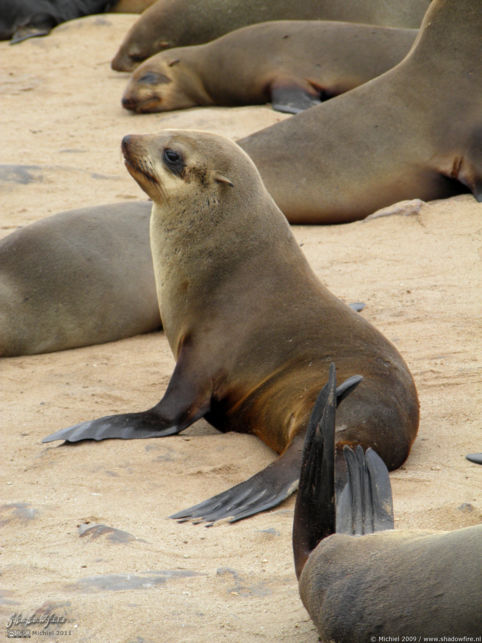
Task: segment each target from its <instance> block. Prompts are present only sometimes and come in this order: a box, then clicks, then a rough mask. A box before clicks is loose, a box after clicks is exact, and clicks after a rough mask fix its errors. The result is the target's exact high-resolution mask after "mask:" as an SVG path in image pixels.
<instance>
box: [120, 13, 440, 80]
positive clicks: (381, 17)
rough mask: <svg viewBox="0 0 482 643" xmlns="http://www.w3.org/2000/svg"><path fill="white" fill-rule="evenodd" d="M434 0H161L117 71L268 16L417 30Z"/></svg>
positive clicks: (136, 31)
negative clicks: (259, 0) (262, 0)
mask: <svg viewBox="0 0 482 643" xmlns="http://www.w3.org/2000/svg"><path fill="white" fill-rule="evenodd" d="M429 3H430V0H404V2H400V0H351V1H350V2H346V0H318V1H317V2H313V1H312V0H298V2H289V1H288V0H270V2H258V0H230V2H229V11H227V10H226V3H225V0H201V1H198V2H196V3H193V2H192V1H191V0H158V2H156V3H155V4H154V5H152V7H149V8H148V9H146V11H145V12H144V13H143V14H142V16H141V17H140V18H139V19H138V20H137V21H136V22H135V23H134V25H133V26H132V27H131V29H130V30H129V31H128V33H127V35H126V37H125V38H124V41H123V42H122V44H121V46H120V47H119V50H118V51H117V53H116V55H115V56H114V58H113V59H112V62H111V67H112V69H115V70H116V71H132V70H133V69H134V68H135V67H136V65H138V64H139V63H140V62H142V61H143V60H145V59H146V58H149V56H153V55H154V54H156V53H157V52H158V51H161V50H162V49H168V48H170V47H184V46H186V45H199V44H201V43H204V42H209V41H210V40H214V38H218V37H219V36H222V35H223V34H225V33H228V32H230V31H234V30H235V29H239V28H240V27H245V26H247V25H251V24H255V23H257V22H266V21H268V20H341V21H345V22H356V23H360V22H361V23H368V24H379V25H384V26H389V27H407V28H409V29H417V28H418V27H419V25H420V22H421V20H422V18H423V14H424V13H425V11H426V9H427V7H428V5H429Z"/></svg>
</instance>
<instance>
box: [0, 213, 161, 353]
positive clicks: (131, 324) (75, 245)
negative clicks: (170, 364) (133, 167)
mask: <svg viewBox="0 0 482 643" xmlns="http://www.w3.org/2000/svg"><path fill="white" fill-rule="evenodd" d="M150 209H151V206H150V204H149V203H148V202H138V203H134V202H132V203H131V202H128V203H124V204H113V205H106V206H99V207H95V208H82V209H80V210H71V211H68V212H62V213H60V214H57V215H54V216H52V217H47V218H46V219H42V220H40V221H37V222H36V223H32V224H31V225H28V226H26V227H24V228H21V229H19V230H17V231H15V232H13V233H11V234H9V235H8V236H7V237H5V238H3V239H2V240H1V241H0V355H2V356H11V355H25V354H33V353H46V352H52V351H57V350H64V349H67V348H75V347H77V346H85V345H88V344H98V343H102V342H107V341H113V340H117V339H121V338H123V337H129V336H131V335H134V334H138V333H143V332H147V331H150V330H154V329H156V328H159V327H160V317H159V310H158V306H157V298H156V290H155V284H154V275H153V270H152V259H151V257H150V254H149V214H150Z"/></svg>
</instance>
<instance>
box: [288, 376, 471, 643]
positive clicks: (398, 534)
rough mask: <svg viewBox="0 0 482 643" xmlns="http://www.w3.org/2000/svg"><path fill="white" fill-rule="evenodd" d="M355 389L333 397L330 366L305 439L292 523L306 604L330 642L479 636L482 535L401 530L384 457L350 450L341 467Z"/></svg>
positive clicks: (322, 635)
mask: <svg viewBox="0 0 482 643" xmlns="http://www.w3.org/2000/svg"><path fill="white" fill-rule="evenodd" d="M352 380H355V381H354V382H352V383H351V384H349V383H347V382H345V383H344V384H343V385H342V386H341V387H338V388H335V386H336V378H335V365H334V364H332V365H331V366H330V374H329V378H328V383H327V384H326V385H325V387H324V388H323V390H322V391H321V393H320V395H319V396H318V399H317V401H316V404H315V407H314V410H313V413H312V416H311V418H310V422H309V425H308V429H307V432H306V438H305V444H304V449H303V458H302V464H301V470H300V484H299V491H298V495H297V498H296V506H295V514H294V519H293V552H294V558H295V569H296V574H297V577H298V579H299V589H300V596H301V599H302V601H303V604H304V606H305V607H306V609H307V611H308V613H309V614H310V616H311V618H312V620H313V622H314V623H315V625H316V627H317V629H318V632H319V634H320V638H321V640H322V641H325V642H336V643H364V642H365V641H369V640H377V639H379V640H380V638H381V637H388V638H390V637H393V636H396V637H407V640H409V638H417V637H418V638H421V637H422V636H423V637H443V636H447V635H455V636H456V637H461V638H463V637H465V636H468V635H469V636H470V635H471V636H476V635H477V632H480V604H481V601H482V585H481V583H480V577H481V572H482V564H481V561H482V525H477V526H475V527H469V528H466V529H459V530H457V531H453V532H438V533H437V532H432V531H422V530H401V531H394V530H393V503H392V493H391V486H390V478H389V476H388V470H387V468H386V466H385V465H384V463H383V461H382V460H381V459H380V457H379V456H378V455H377V453H376V452H375V451H374V450H373V449H371V448H369V449H367V450H366V451H365V452H364V450H363V448H362V447H360V445H358V446H357V447H356V449H355V450H353V449H352V448H351V447H348V446H345V447H344V449H343V456H344V458H339V457H335V439H336V438H335V426H336V415H337V411H336V407H337V404H340V402H341V407H340V408H343V405H344V404H346V403H347V402H346V401H343V400H344V398H345V397H346V396H347V395H349V396H351V395H352V393H351V391H353V390H354V387H355V386H358V385H359V384H358V383H357V382H356V378H352ZM348 384H349V385H348ZM340 389H342V390H343V393H342V395H341V396H340V395H339V391H340Z"/></svg>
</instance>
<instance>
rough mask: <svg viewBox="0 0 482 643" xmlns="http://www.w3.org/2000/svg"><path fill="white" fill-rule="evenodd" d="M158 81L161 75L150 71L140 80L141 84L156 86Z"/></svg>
mask: <svg viewBox="0 0 482 643" xmlns="http://www.w3.org/2000/svg"><path fill="white" fill-rule="evenodd" d="M158 81H159V75H158V74H156V73H154V72H153V71H148V72H146V73H145V74H144V75H143V76H141V77H140V78H139V82H140V83H145V84H146V85H155V84H156V83H157V82H158Z"/></svg>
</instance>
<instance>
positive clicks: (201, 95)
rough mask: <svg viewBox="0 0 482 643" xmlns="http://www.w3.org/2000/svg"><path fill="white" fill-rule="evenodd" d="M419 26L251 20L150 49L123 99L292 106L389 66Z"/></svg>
mask: <svg viewBox="0 0 482 643" xmlns="http://www.w3.org/2000/svg"><path fill="white" fill-rule="evenodd" d="M416 34H417V30H415V29H396V28H392V27H378V26H373V25H356V24H353V23H349V22H326V21H322V20H297V21H296V20H295V21H290V20H280V21H273V22H263V23H259V24H256V25H250V26H248V27H243V28H241V29H237V30H236V31H233V32H231V33H229V34H226V35H224V36H221V37H220V38H218V39H216V40H213V41H212V42H209V43H207V44H205V45H197V46H192V47H177V48H174V49H169V50H167V51H163V52H161V53H159V54H156V55H155V56H152V57H151V58H149V59H148V60H146V61H145V62H144V63H142V65H140V66H139V67H138V68H137V69H136V70H135V71H134V73H133V74H132V76H131V79H130V80H129V83H128V84H127V87H126V90H125V92H124V95H123V98H122V104H123V106H124V107H125V108H126V109H130V110H132V111H134V112H163V111H168V110H173V109H183V108H186V107H194V106H195V105H224V106H231V105H255V104H262V103H269V102H272V103H273V107H274V108H275V109H278V110H280V111H284V112H291V113H296V112H299V111H301V110H303V109H306V108H308V107H312V106H313V105H318V104H319V103H320V101H321V100H322V99H323V100H324V99H326V98H330V97H332V96H336V95H338V94H341V93H343V92H346V91H348V90H349V89H353V88H354V87H357V86H358V85H361V84H363V83H365V82H366V81H368V80H370V79H371V78H374V77H375V76H379V75H380V74H382V73H383V72H385V71H386V70H387V69H390V68H391V67H393V66H394V65H396V64H397V63H398V62H400V60H402V58H403V57H404V56H405V55H406V54H407V52H408V50H409V49H410V47H411V46H412V44H413V41H414V40H415V36H416Z"/></svg>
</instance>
